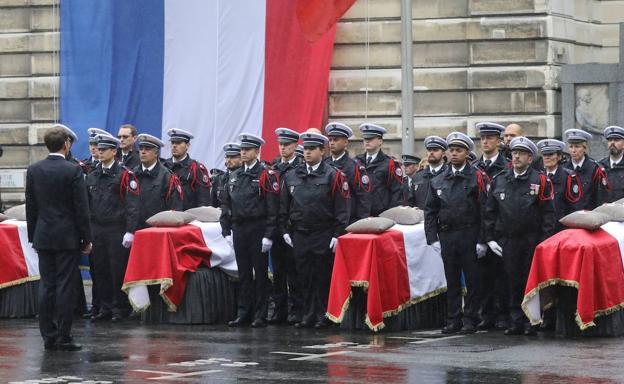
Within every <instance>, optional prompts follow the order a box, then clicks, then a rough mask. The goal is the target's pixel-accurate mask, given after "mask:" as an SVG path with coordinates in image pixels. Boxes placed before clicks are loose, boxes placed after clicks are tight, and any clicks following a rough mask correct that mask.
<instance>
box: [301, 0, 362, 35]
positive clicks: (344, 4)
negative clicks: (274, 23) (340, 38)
mask: <svg viewBox="0 0 624 384" xmlns="http://www.w3.org/2000/svg"><path fill="white" fill-rule="evenodd" d="M353 3H355V0H298V1H297V20H298V21H299V26H300V28H301V31H302V32H303V35H304V36H305V37H306V39H308V40H309V41H311V42H314V41H317V40H318V39H320V38H321V37H322V36H323V35H324V34H325V33H326V32H327V31H329V30H330V29H331V28H332V27H333V26H334V25H335V24H336V22H338V20H340V18H341V17H342V15H344V14H345V12H347V11H348V10H349V8H351V6H352V5H353Z"/></svg>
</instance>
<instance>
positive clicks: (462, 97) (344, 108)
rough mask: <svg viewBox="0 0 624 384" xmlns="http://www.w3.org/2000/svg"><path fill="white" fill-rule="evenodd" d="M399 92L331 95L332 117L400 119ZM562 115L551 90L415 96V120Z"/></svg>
mask: <svg viewBox="0 0 624 384" xmlns="http://www.w3.org/2000/svg"><path fill="white" fill-rule="evenodd" d="M401 110H402V108H401V94H400V93H399V92H393V93H387V92H375V93H369V94H368V99H367V96H366V94H365V93H362V92H360V93H340V94H330V95H329V115H330V116H331V117H340V116H344V117H347V116H363V115H365V114H368V115H369V116H400V115H401ZM560 112H561V101H560V97H559V92H557V91H552V90H496V91H477V90H474V91H443V92H442V91H428V92H416V93H415V94H414V116H431V117H438V116H457V115H460V116H461V115H471V114H496V115H505V114H537V113H543V114H555V113H560Z"/></svg>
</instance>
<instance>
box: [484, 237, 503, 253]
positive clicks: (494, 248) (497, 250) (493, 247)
mask: <svg viewBox="0 0 624 384" xmlns="http://www.w3.org/2000/svg"><path fill="white" fill-rule="evenodd" d="M487 245H488V247H490V249H491V250H492V252H494V253H496V254H497V255H498V256H500V257H503V248H501V246H500V245H498V243H497V242H496V241H494V240H492V241H488V243H487Z"/></svg>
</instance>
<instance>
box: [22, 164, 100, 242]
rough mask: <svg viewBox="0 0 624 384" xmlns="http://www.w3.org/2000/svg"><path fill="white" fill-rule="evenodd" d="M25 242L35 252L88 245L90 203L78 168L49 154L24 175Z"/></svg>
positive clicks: (82, 175)
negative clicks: (26, 235)
mask: <svg viewBox="0 0 624 384" xmlns="http://www.w3.org/2000/svg"><path fill="white" fill-rule="evenodd" d="M26 221H27V226H28V241H30V242H32V243H33V247H34V248H35V249H37V250H52V251H58V250H74V249H80V248H81V247H82V246H83V245H84V244H87V243H89V242H91V223H90V221H89V200H88V197H87V188H86V184H85V178H84V174H83V172H82V169H81V168H80V166H79V165H77V164H75V163H73V162H70V161H66V160H65V159H64V158H63V157H60V156H54V155H50V156H48V157H47V158H46V159H44V160H41V161H39V162H37V163H35V164H32V165H31V166H29V167H28V170H27V172H26Z"/></svg>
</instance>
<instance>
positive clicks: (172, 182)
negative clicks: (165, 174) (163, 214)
mask: <svg viewBox="0 0 624 384" xmlns="http://www.w3.org/2000/svg"><path fill="white" fill-rule="evenodd" d="M174 189H177V190H178V191H179V192H180V200H184V192H183V191H182V184H180V179H178V177H177V176H176V175H175V174H174V175H171V177H170V178H169V191H167V196H166V199H167V200H169V198H170V197H171V194H172V193H173V190H174Z"/></svg>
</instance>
